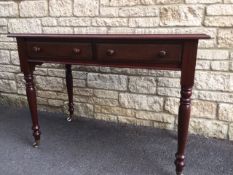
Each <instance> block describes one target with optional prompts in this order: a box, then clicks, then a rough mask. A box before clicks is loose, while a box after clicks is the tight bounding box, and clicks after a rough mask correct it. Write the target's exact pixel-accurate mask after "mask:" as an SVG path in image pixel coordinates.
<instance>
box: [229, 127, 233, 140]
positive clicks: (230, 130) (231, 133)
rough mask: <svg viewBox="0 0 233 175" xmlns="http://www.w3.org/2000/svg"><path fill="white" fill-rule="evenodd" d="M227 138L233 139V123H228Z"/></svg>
mask: <svg viewBox="0 0 233 175" xmlns="http://www.w3.org/2000/svg"><path fill="white" fill-rule="evenodd" d="M229 127H230V128H229V138H230V140H233V123H231V124H230V126H229Z"/></svg>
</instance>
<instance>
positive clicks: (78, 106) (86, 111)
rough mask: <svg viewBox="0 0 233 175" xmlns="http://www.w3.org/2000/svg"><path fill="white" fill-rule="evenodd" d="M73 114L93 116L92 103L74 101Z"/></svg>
mask: <svg viewBox="0 0 233 175" xmlns="http://www.w3.org/2000/svg"><path fill="white" fill-rule="evenodd" d="M74 109H75V110H74V114H75V115H76V116H82V117H93V115H94V114H93V112H94V108H93V105H91V104H87V103H75V104H74Z"/></svg>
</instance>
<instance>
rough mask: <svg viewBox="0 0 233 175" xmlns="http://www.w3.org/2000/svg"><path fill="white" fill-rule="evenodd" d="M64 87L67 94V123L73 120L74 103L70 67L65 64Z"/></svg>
mask: <svg viewBox="0 0 233 175" xmlns="http://www.w3.org/2000/svg"><path fill="white" fill-rule="evenodd" d="M66 87H67V92H68V100H69V104H68V108H69V109H68V110H69V113H70V115H69V117H68V118H67V121H69V122H70V121H72V119H73V114H74V103H73V76H72V70H71V65H70V64H67V65H66Z"/></svg>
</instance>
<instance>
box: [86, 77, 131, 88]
mask: <svg viewBox="0 0 233 175" xmlns="http://www.w3.org/2000/svg"><path fill="white" fill-rule="evenodd" d="M87 85H88V87H92V88H102V89H113V90H126V89H127V77H126V76H124V75H108V74H98V73H89V74H88V77H87Z"/></svg>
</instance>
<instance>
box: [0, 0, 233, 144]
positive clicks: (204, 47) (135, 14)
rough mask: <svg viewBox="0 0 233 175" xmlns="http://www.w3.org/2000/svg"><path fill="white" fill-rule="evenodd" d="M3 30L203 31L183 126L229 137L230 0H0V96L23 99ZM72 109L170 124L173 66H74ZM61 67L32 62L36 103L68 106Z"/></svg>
mask: <svg viewBox="0 0 233 175" xmlns="http://www.w3.org/2000/svg"><path fill="white" fill-rule="evenodd" d="M7 32H17V33H20V32H36V33H74V34H77V33H79V34H80V33H108V34H110V33H136V34H139V33H140V34H143V33H155V34H159V33H173V34H174V33H206V34H209V35H210V36H211V37H212V39H210V40H206V41H201V42H200V43H199V51H198V61H197V67H196V69H197V72H196V78H195V79H196V84H195V87H194V91H193V108H192V119H191V122H190V132H191V133H197V134H201V135H204V136H207V137H217V138H223V139H231V140H233V61H232V60H233V0H128V1H127V0H24V1H21V0H17V1H16V0H14V1H12V0H0V71H1V72H0V99H1V102H2V103H8V104H10V105H13V104H16V105H21V106H22V105H27V103H26V98H25V89H24V81H23V76H22V74H21V73H20V68H19V61H18V54H17V47H16V43H15V40H14V39H12V38H7V37H6V34H7ZM73 70H74V72H73V75H74V86H75V88H74V94H75V96H74V100H75V114H76V115H81V116H84V117H91V118H97V119H103V120H109V121H114V122H121V123H130V124H135V125H146V126H154V127H159V128H166V129H172V130H173V129H175V128H176V124H177V109H178V102H179V96H180V95H179V88H180V85H179V77H180V73H179V72H167V71H156V70H146V69H128V68H109V67H92V66H89V67H83V66H73ZM64 75H65V72H64V66H61V65H56V64H52V65H51V64H44V65H42V66H40V67H38V68H37V69H36V72H35V81H36V86H37V90H38V92H37V95H38V103H39V108H40V110H46V111H59V112H65V113H67V95H66V89H65V81H64Z"/></svg>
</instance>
